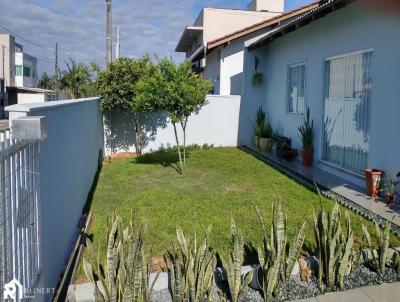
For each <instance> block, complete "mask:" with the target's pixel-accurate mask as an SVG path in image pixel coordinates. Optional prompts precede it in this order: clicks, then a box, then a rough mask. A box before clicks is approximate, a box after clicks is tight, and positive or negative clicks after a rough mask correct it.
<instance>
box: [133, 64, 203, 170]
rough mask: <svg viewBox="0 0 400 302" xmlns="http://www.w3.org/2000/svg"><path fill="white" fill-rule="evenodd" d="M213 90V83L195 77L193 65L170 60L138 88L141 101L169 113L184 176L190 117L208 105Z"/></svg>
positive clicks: (161, 65) (144, 79)
mask: <svg viewBox="0 0 400 302" xmlns="http://www.w3.org/2000/svg"><path fill="white" fill-rule="evenodd" d="M210 90H211V83H210V82H209V81H206V80H203V79H201V78H199V77H198V76H197V75H196V74H195V73H193V71H192V65H191V64H190V62H188V61H185V62H184V63H182V64H180V65H176V64H175V63H174V62H173V61H172V60H171V59H167V58H165V59H162V60H161V61H160V62H159V64H158V68H157V71H156V72H155V73H154V74H153V75H151V76H150V77H148V78H146V77H145V78H143V79H142V81H140V82H139V83H138V85H137V91H138V95H139V98H140V99H142V100H143V101H145V100H146V101H147V102H150V103H152V104H153V105H156V106H157V108H158V109H161V110H164V111H165V112H166V113H167V115H168V117H169V119H170V121H171V123H172V125H173V127H174V133H175V140H176V145H177V149H178V156H179V163H180V169H181V172H182V173H183V170H184V167H185V164H186V129H187V123H188V120H189V117H190V116H191V115H192V114H197V113H198V112H199V111H200V109H201V108H202V107H203V106H204V105H206V104H207V99H206V95H207V93H209V92H210ZM177 125H180V126H181V128H182V132H183V149H182V150H181V145H180V143H179V137H178V130H177Z"/></svg>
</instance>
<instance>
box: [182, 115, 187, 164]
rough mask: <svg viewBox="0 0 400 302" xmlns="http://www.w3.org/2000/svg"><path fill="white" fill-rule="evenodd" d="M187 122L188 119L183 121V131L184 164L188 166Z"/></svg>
mask: <svg viewBox="0 0 400 302" xmlns="http://www.w3.org/2000/svg"><path fill="white" fill-rule="evenodd" d="M186 124H187V119H185V121H184V122H183V123H181V126H182V131H183V166H184V167H186Z"/></svg>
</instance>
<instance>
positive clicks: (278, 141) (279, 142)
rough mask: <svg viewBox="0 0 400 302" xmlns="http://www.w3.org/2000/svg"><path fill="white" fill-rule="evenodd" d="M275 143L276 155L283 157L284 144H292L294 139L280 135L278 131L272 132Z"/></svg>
mask: <svg viewBox="0 0 400 302" xmlns="http://www.w3.org/2000/svg"><path fill="white" fill-rule="evenodd" d="M272 139H273V143H274V144H275V151H276V156H277V157H279V158H282V147H283V146H289V147H291V146H292V141H291V139H290V138H288V137H286V136H283V135H280V134H279V133H277V132H274V133H273V134H272Z"/></svg>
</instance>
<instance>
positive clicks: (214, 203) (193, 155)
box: [90, 148, 397, 259]
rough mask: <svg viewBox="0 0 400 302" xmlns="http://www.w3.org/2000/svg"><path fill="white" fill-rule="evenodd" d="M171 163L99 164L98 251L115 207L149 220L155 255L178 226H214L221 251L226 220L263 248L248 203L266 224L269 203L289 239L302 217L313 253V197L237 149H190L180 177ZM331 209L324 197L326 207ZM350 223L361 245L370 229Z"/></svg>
mask: <svg viewBox="0 0 400 302" xmlns="http://www.w3.org/2000/svg"><path fill="white" fill-rule="evenodd" d="M176 163H177V156H176V154H175V153H153V154H147V155H144V156H143V157H142V158H140V159H118V160H113V161H112V163H110V164H104V166H103V168H102V170H101V173H100V176H99V180H98V183H97V188H96V189H95V192H94V196H93V200H92V211H93V214H94V217H93V222H92V225H91V228H90V234H91V236H93V240H94V245H95V246H98V245H99V244H100V247H101V249H102V252H105V250H106V220H107V215H109V214H111V213H112V212H113V210H116V211H117V213H119V214H120V215H121V216H122V217H123V218H124V221H125V222H127V221H128V220H129V217H130V211H131V209H133V212H134V214H135V217H136V220H137V222H138V223H139V222H140V221H141V220H142V219H147V221H148V224H149V227H148V231H147V239H148V241H147V242H148V244H150V245H151V246H152V249H153V254H154V255H163V254H164V252H165V250H166V249H167V248H168V247H169V246H170V244H171V242H172V241H173V240H174V239H175V228H176V226H181V227H182V228H183V230H184V231H185V232H186V233H187V232H190V233H191V234H193V233H194V232H196V233H197V234H198V235H202V234H203V233H204V232H205V230H206V228H207V226H208V225H209V224H212V225H213V231H212V235H211V238H210V240H211V242H210V244H211V245H212V246H213V247H214V248H216V249H217V250H218V251H219V253H221V254H225V253H226V252H227V249H228V247H229V239H230V228H229V227H230V218H231V217H234V218H235V220H236V223H237V225H238V227H239V228H241V229H242V230H243V233H244V235H245V240H246V242H247V243H248V244H249V245H250V246H253V247H255V246H259V245H260V244H261V239H262V237H261V236H262V233H261V228H260V225H259V222H258V220H257V216H256V214H255V211H254V209H253V208H252V202H253V201H254V202H255V203H256V204H257V205H258V207H259V208H260V210H261V211H262V213H263V214H264V216H265V217H266V218H267V219H268V220H271V216H272V215H271V206H272V203H274V202H275V203H277V202H278V201H279V200H280V201H281V202H282V205H283V208H284V209H285V211H287V216H288V232H289V234H290V235H292V234H293V233H294V232H296V230H298V229H299V228H300V226H301V225H302V223H303V221H305V220H306V221H307V222H308V223H309V224H308V230H307V237H306V244H305V247H306V249H310V248H312V242H313V229H312V228H313V218H312V217H313V216H312V214H313V209H318V208H319V199H318V196H317V195H316V194H315V193H314V192H312V191H310V190H308V189H307V188H305V187H304V186H302V185H300V184H298V183H296V182H295V181H293V180H292V179H290V178H288V177H286V176H285V175H283V174H281V173H280V172H279V171H277V170H275V169H274V168H272V167H271V166H269V165H267V164H265V163H264V162H262V161H260V160H258V159H257V158H255V157H254V156H252V155H250V154H247V153H246V152H244V151H241V150H239V149H236V148H214V149H208V150H193V151H190V153H189V155H188V160H187V169H186V172H185V175H184V176H181V175H180V174H178V173H177V171H176ZM333 204H334V202H333V201H331V200H328V199H323V206H324V208H325V209H326V210H330V209H331V208H332V206H333ZM351 219H352V223H353V227H354V229H355V230H356V233H357V235H358V236H356V244H359V243H360V242H361V241H360V237H361V236H360V235H361V223H362V222H364V223H365V224H367V225H368V227H369V229H370V230H371V232H373V227H372V224H371V223H369V222H367V221H366V220H365V219H363V218H361V217H360V216H358V215H355V214H352V215H351ZM393 240H394V239H393ZM396 243H397V240H396ZM249 257H250V255H248V259H249ZM250 258H251V257H250Z"/></svg>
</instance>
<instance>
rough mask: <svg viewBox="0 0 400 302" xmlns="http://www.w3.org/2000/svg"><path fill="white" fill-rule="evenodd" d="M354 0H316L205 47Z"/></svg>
mask: <svg viewBox="0 0 400 302" xmlns="http://www.w3.org/2000/svg"><path fill="white" fill-rule="evenodd" d="M354 1H355V0H318V1H315V2H312V3H310V4H308V5H305V6H302V7H299V8H296V9H294V10H291V11H289V12H286V13H284V14H281V15H279V16H276V17H274V18H270V19H267V20H264V21H262V22H259V23H256V24H253V25H251V26H248V27H245V28H243V29H241V30H238V31H236V32H233V33H231V34H228V35H226V36H223V37H221V38H218V39H215V40H213V41H210V42H209V43H208V45H207V48H208V49H213V48H215V47H217V46H219V45H222V44H225V43H229V42H230V41H233V40H236V39H238V38H241V37H243V36H246V35H248V34H251V33H254V32H257V31H260V30H263V29H265V28H268V27H271V28H273V29H272V30H271V32H272V31H274V30H276V29H277V28H286V27H289V26H290V25H291V24H296V22H298V21H299V20H302V19H304V18H306V17H307V16H312V15H314V13H317V12H320V11H321V10H324V9H326V8H330V7H332V6H335V5H337V4H341V5H343V4H344V5H346V4H348V3H349V2H354ZM341 7H343V6H340V7H336V8H341ZM276 26H278V27H276ZM274 27H275V28H274Z"/></svg>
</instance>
